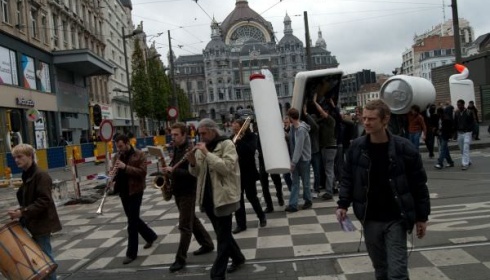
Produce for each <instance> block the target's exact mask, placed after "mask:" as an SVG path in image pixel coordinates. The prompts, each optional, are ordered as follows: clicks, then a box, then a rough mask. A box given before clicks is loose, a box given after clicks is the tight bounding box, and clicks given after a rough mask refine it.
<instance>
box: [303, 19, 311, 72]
mask: <svg viewBox="0 0 490 280" xmlns="http://www.w3.org/2000/svg"><path fill="white" fill-rule="evenodd" d="M304 20H305V41H306V70H311V44H310V41H311V40H310V30H309V27H308V12H306V11H304Z"/></svg>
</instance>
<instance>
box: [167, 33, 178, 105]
mask: <svg viewBox="0 0 490 280" xmlns="http://www.w3.org/2000/svg"><path fill="white" fill-rule="evenodd" d="M168 48H169V52H170V59H169V62H170V80H171V81H172V106H174V107H175V108H177V110H178V106H179V104H178V100H177V96H176V89H175V68H174V53H173V52H172V40H171V38H170V30H168Z"/></svg>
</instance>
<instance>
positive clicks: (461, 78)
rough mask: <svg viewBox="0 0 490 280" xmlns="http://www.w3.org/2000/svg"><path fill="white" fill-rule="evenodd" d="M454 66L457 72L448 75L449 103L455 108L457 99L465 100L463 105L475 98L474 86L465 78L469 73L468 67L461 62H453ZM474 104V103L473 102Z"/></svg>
mask: <svg viewBox="0 0 490 280" xmlns="http://www.w3.org/2000/svg"><path fill="white" fill-rule="evenodd" d="M454 67H455V68H456V70H458V72H459V74H454V75H451V76H450V77H449V94H450V95H451V104H452V105H453V106H454V108H456V106H457V104H456V103H457V102H458V100H459V99H463V100H464V101H465V105H468V102H470V101H474V102H476V100H475V86H474V84H473V81H472V80H469V79H466V78H468V75H469V74H470V71H469V70H468V68H466V67H465V66H463V65H461V64H455V65H454ZM475 106H476V104H475Z"/></svg>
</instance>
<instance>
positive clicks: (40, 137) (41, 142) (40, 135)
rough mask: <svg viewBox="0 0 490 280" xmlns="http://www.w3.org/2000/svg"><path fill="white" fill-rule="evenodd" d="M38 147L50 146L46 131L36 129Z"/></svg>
mask: <svg viewBox="0 0 490 280" xmlns="http://www.w3.org/2000/svg"><path fill="white" fill-rule="evenodd" d="M35 134H36V149H45V148H47V147H48V142H47V141H46V131H44V130H36V132H35Z"/></svg>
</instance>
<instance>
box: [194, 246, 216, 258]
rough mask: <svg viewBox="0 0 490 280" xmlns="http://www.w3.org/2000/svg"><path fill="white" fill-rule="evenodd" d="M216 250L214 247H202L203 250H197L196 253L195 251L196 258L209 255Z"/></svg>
mask: <svg viewBox="0 0 490 280" xmlns="http://www.w3.org/2000/svg"><path fill="white" fill-rule="evenodd" d="M213 250H214V248H213V247H204V246H201V248H199V249H197V250H196V251H194V253H192V254H194V256H199V255H204V254H207V253H209V252H212V251H213Z"/></svg>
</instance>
